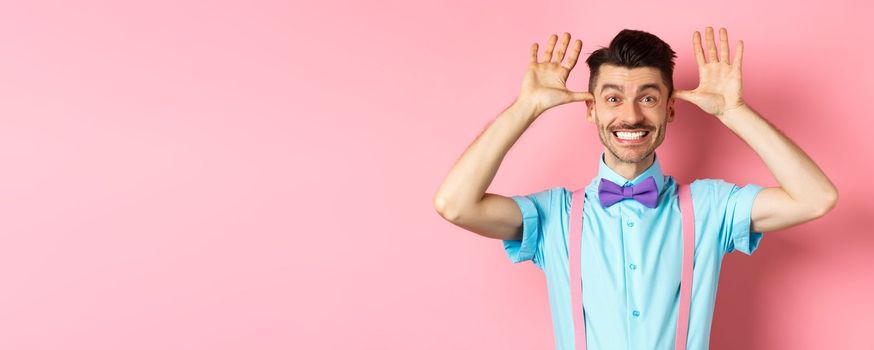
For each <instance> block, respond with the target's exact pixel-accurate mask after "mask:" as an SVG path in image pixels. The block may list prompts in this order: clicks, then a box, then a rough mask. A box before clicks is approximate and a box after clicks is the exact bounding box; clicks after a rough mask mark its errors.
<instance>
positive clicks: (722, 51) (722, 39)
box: [719, 28, 728, 63]
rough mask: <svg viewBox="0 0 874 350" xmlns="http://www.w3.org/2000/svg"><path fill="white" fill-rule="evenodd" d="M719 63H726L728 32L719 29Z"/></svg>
mask: <svg viewBox="0 0 874 350" xmlns="http://www.w3.org/2000/svg"><path fill="white" fill-rule="evenodd" d="M719 62H725V63H728V31H727V30H725V28H719Z"/></svg>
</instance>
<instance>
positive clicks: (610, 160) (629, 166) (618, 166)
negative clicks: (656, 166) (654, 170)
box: [604, 149, 655, 181]
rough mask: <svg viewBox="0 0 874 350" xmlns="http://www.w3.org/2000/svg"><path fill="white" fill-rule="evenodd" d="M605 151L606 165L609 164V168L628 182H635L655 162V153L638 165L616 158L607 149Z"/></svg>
mask: <svg viewBox="0 0 874 350" xmlns="http://www.w3.org/2000/svg"><path fill="white" fill-rule="evenodd" d="M604 151H605V152H604V163H605V164H607V167H608V168H610V169H612V170H613V171H615V172H616V173H617V174H619V175H621V176H622V177H624V178H625V179H626V180H628V181H631V180H634V179H635V178H637V176H638V175H640V174H643V172H644V171H646V169H649V167H650V166H651V165H652V163H653V161H655V153H651V154H650V155H649V156H647V157H646V158H644V159H643V160H641V161H640V162H638V163H627V162H623V161H622V160H620V159H619V158H616V157H614V156H613V153H611V152H610V151H608V150H606V149H605V150H604Z"/></svg>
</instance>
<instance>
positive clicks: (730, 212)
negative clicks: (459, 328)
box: [716, 180, 764, 255]
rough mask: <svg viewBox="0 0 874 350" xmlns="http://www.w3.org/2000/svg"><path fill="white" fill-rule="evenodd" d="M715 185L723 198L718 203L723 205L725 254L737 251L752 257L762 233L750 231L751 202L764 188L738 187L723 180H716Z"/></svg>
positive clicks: (750, 185) (751, 185)
mask: <svg viewBox="0 0 874 350" xmlns="http://www.w3.org/2000/svg"><path fill="white" fill-rule="evenodd" d="M716 185H717V186H719V188H717V189H716V190H717V193H719V194H721V195H722V196H723V197H722V198H724V199H722V200H720V201H719V202H718V203H720V204H723V205H724V210H723V213H724V216H723V221H722V229H721V231H722V237H723V242H724V248H725V253H731V252H733V251H735V250H737V251H739V252H741V253H744V254H746V255H752V254H753V252H754V251H755V250H756V248H758V247H759V242H760V241H761V240H762V232H755V231H751V230H752V222H751V221H750V217H751V213H752V210H753V201H754V200H755V199H756V195H758V194H759V191H761V190H762V189H764V187H762V186H759V185H756V184H747V185H746V186H744V187H739V186H737V185H735V184H733V183H729V182H725V181H723V180H717V183H716Z"/></svg>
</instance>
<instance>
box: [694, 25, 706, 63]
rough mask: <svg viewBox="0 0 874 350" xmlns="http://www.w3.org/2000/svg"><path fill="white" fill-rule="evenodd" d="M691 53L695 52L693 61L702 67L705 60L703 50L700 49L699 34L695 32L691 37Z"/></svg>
mask: <svg viewBox="0 0 874 350" xmlns="http://www.w3.org/2000/svg"><path fill="white" fill-rule="evenodd" d="M692 51H695V60H696V61H698V66H699V67H701V66H704V64H705V63H707V60H706V59H704V48H702V47H701V33H699V32H698V31H695V34H693V35H692Z"/></svg>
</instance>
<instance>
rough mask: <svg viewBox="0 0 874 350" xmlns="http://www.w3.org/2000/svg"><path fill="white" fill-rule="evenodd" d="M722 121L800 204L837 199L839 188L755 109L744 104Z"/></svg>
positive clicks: (816, 205) (813, 205) (817, 205)
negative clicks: (755, 154)
mask: <svg viewBox="0 0 874 350" xmlns="http://www.w3.org/2000/svg"><path fill="white" fill-rule="evenodd" d="M719 119H720V120H721V121H722V122H723V123H724V124H725V125H726V126H728V128H729V129H731V131H733V132H734V133H735V134H737V135H738V136H739V137H740V138H741V139H742V140H743V141H744V142H746V143H747V145H749V146H750V147H751V148H752V149H753V151H755V152H756V153H757V154H758V155H759V157H760V158H761V159H762V161H764V163H765V165H766V166H767V167H768V169H769V170H770V171H771V174H773V175H774V177H775V178H776V179H777V182H779V183H780V186H781V187H782V188H783V190H784V191H786V193H787V194H789V196H790V197H792V199H793V200H795V201H796V202H797V203H799V204H803V205H806V206H809V207H811V208H820V207H822V206H830V205H831V204H833V203H834V201H836V200H837V189H836V188H835V186H834V185H833V184H832V183H831V181H830V180H829V179H828V177H826V175H825V173H823V172H822V170H821V169H820V168H819V167H818V166H817V165H816V163H814V162H813V160H811V159H810V157H808V156H807V154H805V153H804V151H803V150H801V148H799V147H798V146H797V145H796V144H795V143H794V142H792V140H790V139H789V138H788V137H786V136H785V135H783V134H782V133H781V132H780V131H779V130H777V128H775V127H774V126H773V125H771V123H769V122H768V121H767V120H765V119H764V118H762V117H761V116H760V115H759V114H758V113H756V112H755V111H754V110H753V109H752V108H750V107H749V106H747V105H743V106H741V107H738V108H736V109H734V110H730V111H727V112H725V113H724V114H722V116H720V117H719Z"/></svg>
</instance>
